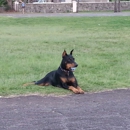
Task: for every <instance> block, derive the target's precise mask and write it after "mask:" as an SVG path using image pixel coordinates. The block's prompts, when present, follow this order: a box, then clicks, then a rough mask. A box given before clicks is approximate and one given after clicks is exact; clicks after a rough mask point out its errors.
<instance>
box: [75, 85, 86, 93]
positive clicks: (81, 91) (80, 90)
mask: <svg viewBox="0 0 130 130" xmlns="http://www.w3.org/2000/svg"><path fill="white" fill-rule="evenodd" d="M77 89H78V90H79V92H80V93H81V94H84V91H83V90H82V89H81V88H80V87H79V86H78V87H77Z"/></svg>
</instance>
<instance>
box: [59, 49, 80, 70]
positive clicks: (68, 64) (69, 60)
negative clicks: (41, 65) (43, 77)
mask: <svg viewBox="0 0 130 130" xmlns="http://www.w3.org/2000/svg"><path fill="white" fill-rule="evenodd" d="M72 53H73V50H71V51H70V54H67V53H66V51H65V50H64V51H63V53H62V63H61V65H62V67H63V69H65V70H72V71H74V70H75V68H76V67H77V66H78V64H77V63H76V62H75V59H74V57H73V56H72Z"/></svg>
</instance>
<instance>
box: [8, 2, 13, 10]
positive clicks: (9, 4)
mask: <svg viewBox="0 0 130 130" xmlns="http://www.w3.org/2000/svg"><path fill="white" fill-rule="evenodd" d="M7 3H8V6H9V8H10V9H13V5H12V0H7Z"/></svg>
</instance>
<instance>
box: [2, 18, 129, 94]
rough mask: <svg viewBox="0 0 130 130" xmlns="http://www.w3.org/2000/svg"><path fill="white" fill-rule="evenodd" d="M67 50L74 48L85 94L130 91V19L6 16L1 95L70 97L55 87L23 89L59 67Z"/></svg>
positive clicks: (3, 31)
mask: <svg viewBox="0 0 130 130" xmlns="http://www.w3.org/2000/svg"><path fill="white" fill-rule="evenodd" d="M64 49H66V51H67V52H70V50H71V49H74V57H75V59H76V61H77V63H78V64H79V66H78V68H77V69H76V71H75V76H76V77H77V80H78V82H79V85H80V86H81V88H82V89H83V90H85V91H89V92H95V91H102V90H108V89H116V88H129V87H130V17H95V18H94V17H91V18H87V17H86V18H85V17H82V18H79V17H78V18H67V17H65V18H64V17H62V18H45V17H44V18H19V19H16V18H6V17H0V96H5V95H18V94H30V93H34V94H37V93H38V94H70V93H71V92H70V91H68V90H64V89H60V88H56V87H51V86H49V87H39V86H35V85H32V86H29V87H23V84H24V83H27V82H31V81H37V80H39V79H41V78H42V77H43V76H44V75H45V74H46V73H47V72H49V71H51V70H54V69H57V68H58V66H59V65H60V62H61V58H62V56H61V55H62V52H63V50H64Z"/></svg>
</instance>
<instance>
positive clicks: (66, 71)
mask: <svg viewBox="0 0 130 130" xmlns="http://www.w3.org/2000/svg"><path fill="white" fill-rule="evenodd" d="M60 69H61V70H62V71H64V72H65V73H67V75H69V71H68V70H65V69H63V68H61V66H60Z"/></svg>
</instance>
